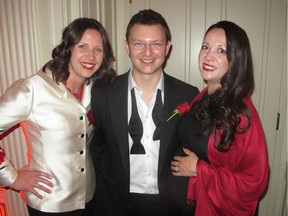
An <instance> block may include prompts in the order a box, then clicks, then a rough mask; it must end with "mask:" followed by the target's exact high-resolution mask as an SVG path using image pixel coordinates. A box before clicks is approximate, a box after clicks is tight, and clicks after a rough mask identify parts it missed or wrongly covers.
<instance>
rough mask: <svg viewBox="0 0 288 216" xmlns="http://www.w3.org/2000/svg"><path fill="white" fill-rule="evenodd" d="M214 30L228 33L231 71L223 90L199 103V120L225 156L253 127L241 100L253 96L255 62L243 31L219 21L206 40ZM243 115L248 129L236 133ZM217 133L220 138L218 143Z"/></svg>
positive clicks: (228, 22) (212, 27) (224, 82)
mask: <svg viewBox="0 0 288 216" xmlns="http://www.w3.org/2000/svg"><path fill="white" fill-rule="evenodd" d="M215 28H220V29H223V30H224V31H225V35H226V44H227V50H226V54H227V59H228V63H229V68H228V71H227V73H226V74H225V75H224V77H223V78H222V80H221V88H219V89H218V90H217V91H215V92H214V93H212V94H207V95H205V96H204V97H203V98H202V99H200V100H199V101H198V102H197V105H196V107H197V108H196V110H197V111H196V112H197V114H196V116H197V117H198V119H199V120H200V121H201V123H202V127H203V131H204V134H205V135H208V134H210V133H212V135H213V137H214V141H215V147H216V148H217V149H218V150H219V151H221V152H226V151H229V149H230V148H231V146H232V144H233V142H234V140H235V134H236V133H239V134H241V133H245V132H246V131H247V130H248V128H249V127H250V125H251V116H250V112H249V109H248V108H247V106H246V105H245V104H244V103H243V101H242V100H243V98H244V97H246V96H251V95H252V93H253V90H254V75H253V61H252V53H251V48H250V43H249V39H248V36H247V34H246V32H245V31H244V30H243V29H242V28H240V27H239V26H238V25H236V24H235V23H233V22H230V21H220V22H218V23H216V24H214V25H212V26H210V27H209V28H208V30H207V31H206V33H205V36H206V34H207V33H208V32H209V31H211V30H212V29H215ZM240 114H241V115H244V116H245V117H247V118H248V125H247V126H246V127H245V128H241V129H239V128H238V130H237V126H238V125H239V123H240V121H241V118H240ZM216 130H219V131H220V135H221V140H220V142H219V143H218V142H217V141H216Z"/></svg>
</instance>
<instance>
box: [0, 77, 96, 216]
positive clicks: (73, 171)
mask: <svg viewBox="0 0 288 216" xmlns="http://www.w3.org/2000/svg"><path fill="white" fill-rule="evenodd" d="M91 86H92V84H89V85H84V92H83V97H82V101H81V103H80V102H79V101H78V100H77V99H76V98H75V97H74V96H73V95H72V94H71V93H70V92H69V91H68V90H67V88H66V87H65V86H64V85H63V84H62V83H59V85H57V84H56V83H55V82H54V81H53V79H52V73H51V72H50V71H47V73H44V72H42V71H39V72H38V73H37V74H35V75H33V76H31V77H28V78H25V79H20V80H18V81H16V82H15V83H13V85H12V86H11V87H10V88H8V89H7V90H6V92H5V94H4V95H2V97H1V98H0V119H1V120H0V134H2V133H3V132H4V131H6V130H8V129H9V128H11V127H12V126H13V125H15V124H17V123H19V122H20V125H21V128H22V130H23V133H24V135H25V138H26V142H27V145H28V154H27V155H28V164H29V166H30V168H31V169H35V170H41V171H44V172H47V173H50V174H52V175H53V176H54V178H53V180H52V182H53V183H54V187H53V188H52V193H51V194H47V193H45V192H42V191H39V192H40V193H41V194H42V195H43V197H44V198H43V199H39V198H37V197H36V196H35V195H33V194H32V193H29V192H25V193H23V194H21V195H22V198H23V199H24V201H25V202H26V203H27V204H28V205H29V206H31V207H32V208H35V209H37V210H40V211H45V212H65V211H72V210H76V209H82V208H84V207H85V204H86V203H87V202H89V201H90V200H91V199H92V197H93V195H94V192H95V186H96V180H95V173H94V167H93V163H92V158H91V155H90V149H89V145H90V141H91V139H92V133H93V125H92V124H91V123H90V122H89V120H88V117H87V113H88V111H90V110H91V107H90V99H91V93H90V91H91ZM19 144H20V143H19ZM21 144H23V143H21ZM17 175H18V174H17V171H16V170H15V168H14V167H13V165H12V163H11V162H10V161H9V159H8V158H7V157H5V160H4V162H3V163H2V164H1V165H0V186H1V187H4V186H8V185H10V184H12V183H13V182H14V181H15V179H16V177H17Z"/></svg>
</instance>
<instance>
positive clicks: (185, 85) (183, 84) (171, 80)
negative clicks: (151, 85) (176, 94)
mask: <svg viewBox="0 0 288 216" xmlns="http://www.w3.org/2000/svg"><path fill="white" fill-rule="evenodd" d="M164 80H165V82H169V83H171V84H172V85H176V86H179V87H181V88H185V89H193V90H197V91H198V92H199V90H198V88H197V87H195V86H193V85H191V84H189V83H186V82H184V81H182V80H179V79H177V78H175V77H172V76H170V75H168V74H166V73H164Z"/></svg>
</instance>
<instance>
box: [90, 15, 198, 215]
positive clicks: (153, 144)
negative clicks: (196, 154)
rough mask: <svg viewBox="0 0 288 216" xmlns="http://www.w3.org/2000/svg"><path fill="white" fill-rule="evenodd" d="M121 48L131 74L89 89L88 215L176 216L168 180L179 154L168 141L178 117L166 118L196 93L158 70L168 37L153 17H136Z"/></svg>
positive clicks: (161, 22)
mask: <svg viewBox="0 0 288 216" xmlns="http://www.w3.org/2000/svg"><path fill="white" fill-rule="evenodd" d="M125 47H126V51H127V53H128V55H129V57H130V59H131V62H132V68H131V69H130V70H129V71H128V72H127V73H125V74H123V75H120V76H118V77H116V78H115V80H114V81H113V82H112V83H111V84H109V85H107V86H97V85H95V86H94V88H93V90H92V108H93V112H94V115H95V118H96V126H95V133H94V141H93V142H92V145H91V148H92V149H91V151H92V156H93V160H94V163H95V169H96V179H97V182H96V199H95V215H97V216H99V215H100V216H101V215H103V216H141V215H143V216H144V215H145V216H154V215H155V216H156V215H157V216H169V215H171V216H172V215H173V216H175V215H178V213H177V211H176V208H174V206H173V204H172V203H171V199H170V197H171V195H170V194H169V190H168V188H167V187H168V186H167V177H168V174H169V173H170V172H171V170H170V161H171V160H172V158H173V155H174V153H175V152H176V149H178V148H179V146H178V143H177V141H176V140H175V141H173V138H174V136H173V130H174V128H175V126H176V124H177V121H178V120H179V116H176V117H174V118H172V119H171V120H169V121H167V119H168V118H169V116H170V115H171V113H172V112H173V111H174V110H175V108H176V106H178V105H179V104H181V103H183V102H185V101H187V102H191V100H192V99H193V98H194V97H195V96H196V95H197V94H198V89H197V88H196V87H193V86H191V85H189V84H187V83H184V82H182V81H180V80H177V79H176V78H173V77H171V76H169V75H167V74H166V73H165V72H164V71H163V69H162V68H163V65H164V64H165V61H166V58H167V55H168V53H169V51H170V47H171V33H170V30H169V27H168V25H167V23H166V21H165V19H164V18H163V17H162V16H161V15H160V14H159V13H157V12H155V11H153V10H142V11H140V12H139V13H137V14H135V15H134V16H133V17H132V18H131V20H130V22H129V24H128V26H127V31H126V41H125ZM156 109H157V110H156Z"/></svg>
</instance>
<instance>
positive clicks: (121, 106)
mask: <svg viewBox="0 0 288 216" xmlns="http://www.w3.org/2000/svg"><path fill="white" fill-rule="evenodd" d="M127 92H128V73H126V74H124V75H122V76H120V77H118V79H117V81H116V82H115V83H114V85H112V88H111V94H110V95H111V98H110V99H109V107H110V109H111V112H110V113H111V118H112V126H113V127H112V128H111V130H115V134H116V138H117V141H118V142H117V143H118V148H119V151H120V154H121V158H122V162H123V165H124V169H125V172H126V175H129V167H130V166H129V143H128V126H127V124H128V123H127V122H128V120H127V119H128V113H127V106H128V105H127ZM115 148H116V147H115Z"/></svg>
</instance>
